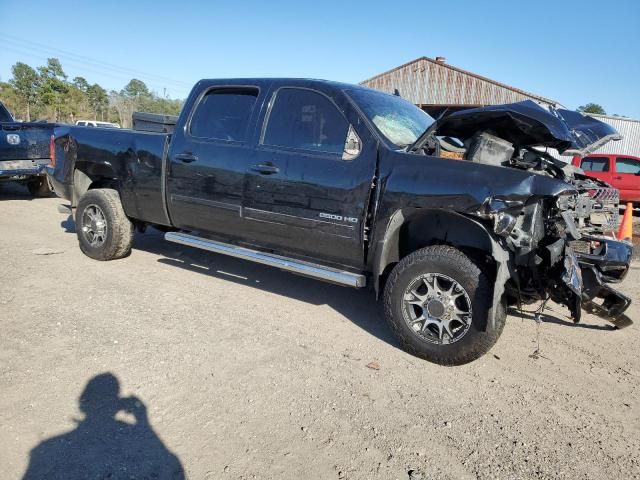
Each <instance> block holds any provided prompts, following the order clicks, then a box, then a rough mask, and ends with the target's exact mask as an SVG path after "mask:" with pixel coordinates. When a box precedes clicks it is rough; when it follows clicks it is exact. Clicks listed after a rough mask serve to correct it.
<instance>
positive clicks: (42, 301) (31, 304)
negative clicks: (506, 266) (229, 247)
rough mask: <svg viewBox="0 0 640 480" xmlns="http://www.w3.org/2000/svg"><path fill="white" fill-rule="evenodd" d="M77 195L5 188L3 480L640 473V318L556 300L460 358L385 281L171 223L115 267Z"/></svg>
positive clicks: (635, 291)
mask: <svg viewBox="0 0 640 480" xmlns="http://www.w3.org/2000/svg"><path fill="white" fill-rule="evenodd" d="M61 203H62V201H61V200H59V199H56V198H49V199H36V200H31V199H30V198H29V197H28V195H27V194H26V189H25V190H23V189H22V188H20V187H14V186H11V187H9V186H7V185H4V186H0V328H1V329H2V330H1V335H0V472H2V473H1V474H0V476H1V477H2V478H3V479H18V478H23V475H24V478H41V477H40V476H38V472H45V471H49V472H50V473H49V474H48V475H47V476H45V478H58V477H56V476H55V475H56V473H55V472H56V470H55V468H59V470H58V471H57V472H58V473H59V472H62V471H64V472H65V473H64V474H61V475H60V478H72V479H75V478H98V476H97V475H98V474H99V473H100V472H98V471H97V470H94V468H97V467H96V465H98V464H100V463H103V464H106V465H108V468H109V469H110V471H109V476H108V477H107V476H104V477H102V476H101V477H99V478H180V475H181V473H180V472H181V471H183V472H184V474H185V476H186V478H189V479H225V478H229V479H250V478H260V479H289V478H291V479H293V478H295V479H299V478H309V479H332V478H333V479H418V478H422V479H473V478H482V479H489V478H492V479H493V478H501V479H520V478H541V479H542V478H545V479H546V478H567V479H582V478H593V479H604V478H608V479H613V478H620V479H629V478H640V389H639V386H640V348H639V347H640V339H639V337H638V333H639V327H638V324H636V325H634V326H632V327H630V328H628V329H626V330H622V331H614V330H611V329H610V328H609V327H608V326H607V324H606V322H604V321H601V320H599V319H597V318H595V317H592V316H589V315H585V318H584V321H583V323H582V324H578V325H574V324H573V323H572V322H571V321H570V320H569V319H568V318H567V317H566V313H567V312H566V311H565V309H563V308H561V307H559V306H555V305H552V306H551V308H550V309H549V310H548V311H547V313H548V315H546V316H545V320H544V322H543V323H542V324H540V325H538V324H536V323H535V322H534V321H533V319H532V318H531V316H530V315H525V317H526V318H524V319H523V318H520V316H519V315H517V314H512V315H511V316H510V317H509V319H508V322H507V326H506V328H505V331H504V334H503V335H502V337H501V339H500V340H499V342H498V344H497V345H496V346H495V347H494V349H493V350H492V351H491V352H490V353H489V354H488V355H487V356H485V357H483V358H482V359H480V360H479V361H476V362H474V363H472V364H470V365H466V366H462V367H455V368H444V367H439V366H436V365H432V364H429V363H427V362H425V361H422V360H419V359H417V358H415V357H412V356H411V355H409V354H407V353H405V352H403V351H402V350H400V349H399V348H398V345H397V343H396V341H395V340H394V339H393V338H392V337H391V335H390V331H389V329H388V328H387V326H386V325H385V323H384V321H383V319H382V316H381V313H380V308H379V305H378V304H376V302H375V301H374V298H373V296H372V295H371V294H370V293H368V292H365V291H355V290H349V289H347V288H343V287H338V286H332V285H327V284H323V283H320V282H317V281H314V280H310V279H305V278H300V277H297V276H293V275H291V274H289V273H285V272H281V271H279V270H276V269H272V268H269V267H265V266H260V265H255V264H251V263H247V262H244V261H241V260H238V259H233V258H227V257H224V256H219V255H215V254H210V253H206V252H200V251H196V250H193V249H190V248H188V247H181V246H178V245H174V244H169V243H165V242H164V241H163V239H162V236H161V235H160V234H159V233H158V232H154V231H152V232H147V233H146V234H144V235H138V236H137V237H136V239H135V244H134V251H133V253H132V255H131V256H130V257H128V258H126V259H124V260H119V261H114V262H106V263H104V262H97V261H93V260H91V259H89V258H87V257H85V256H84V255H83V254H82V253H81V252H80V250H79V249H78V246H77V241H76V236H75V233H74V224H73V221H72V220H71V219H69V218H67V216H66V215H62V214H60V213H58V212H57V206H58V205H59V204H61ZM639 270H640V267H639V266H633V267H632V271H631V272H630V274H629V276H628V278H627V279H626V280H625V281H624V283H623V284H622V285H621V289H622V290H623V291H624V292H626V293H627V294H629V295H630V296H631V297H633V298H634V299H635V300H636V301H638V299H639V293H640V289H639V286H638V279H639V278H640V271H639ZM639 308H640V307H639V306H638V305H633V306H632V307H631V310H630V316H631V317H632V318H637V317H638V311H639ZM538 332H539V345H540V351H541V354H540V355H533V352H534V351H535V350H536V347H537V337H538ZM372 367H373V368H372ZM118 388H119V390H118ZM83 392H84V393H83ZM81 394H82V398H80V397H81ZM54 437H55V438H54ZM78 463H82V464H83V467H82V468H81V469H80V470H71V469H72V468H73V467H74V465H75V466H77V465H78ZM28 467H29V470H28V473H27V474H26V475H25V472H27V468H28ZM154 468H156V469H158V468H159V470H158V471H154ZM47 469H49V470H47ZM154 475H156V476H154Z"/></svg>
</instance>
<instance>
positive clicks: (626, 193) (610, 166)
mask: <svg viewBox="0 0 640 480" xmlns="http://www.w3.org/2000/svg"><path fill="white" fill-rule="evenodd" d="M573 164H574V165H575V166H576V167H580V168H582V170H584V172H585V173H586V174H587V175H589V176H591V177H595V178H599V179H600V180H602V181H604V182H607V183H608V184H610V185H611V186H612V187H614V188H617V189H618V190H619V191H620V200H621V201H622V202H632V203H640V158H638V157H634V156H632V155H620V154H611V153H598V154H591V155H589V156H586V157H584V158H582V157H579V156H576V157H574V158H573Z"/></svg>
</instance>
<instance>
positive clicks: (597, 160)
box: [580, 157, 609, 172]
mask: <svg viewBox="0 0 640 480" xmlns="http://www.w3.org/2000/svg"><path fill="white" fill-rule="evenodd" d="M580 168H582V169H583V170H585V171H587V172H608V171H609V159H608V158H607V157H586V158H583V159H582V163H581V164H580Z"/></svg>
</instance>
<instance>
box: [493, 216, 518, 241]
mask: <svg viewBox="0 0 640 480" xmlns="http://www.w3.org/2000/svg"><path fill="white" fill-rule="evenodd" d="M517 220H518V219H517V218H516V217H514V216H513V215H510V214H508V213H506V212H498V213H496V214H494V216H493V231H494V232H495V233H496V234H497V235H500V236H501V237H508V236H509V235H510V234H511V232H513V229H514V228H515V226H516V222H517Z"/></svg>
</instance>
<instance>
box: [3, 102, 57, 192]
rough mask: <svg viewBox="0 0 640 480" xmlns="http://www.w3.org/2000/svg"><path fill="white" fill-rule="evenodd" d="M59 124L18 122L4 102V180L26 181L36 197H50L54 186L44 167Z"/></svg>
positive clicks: (47, 161)
mask: <svg viewBox="0 0 640 480" xmlns="http://www.w3.org/2000/svg"><path fill="white" fill-rule="evenodd" d="M54 127H55V124H53V123H44V122H16V121H15V120H14V119H13V117H12V116H11V114H10V113H9V111H8V110H7V109H6V108H5V106H4V105H2V103H0V133H1V136H0V182H3V181H11V182H20V183H25V184H26V185H27V188H28V189H29V192H30V193H31V195H33V196H34V197H47V196H49V195H51V189H50V188H49V183H48V182H47V177H46V175H45V171H44V167H45V166H46V165H47V164H48V163H49V146H50V145H49V144H50V140H51V136H52V135H53V128H54Z"/></svg>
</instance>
